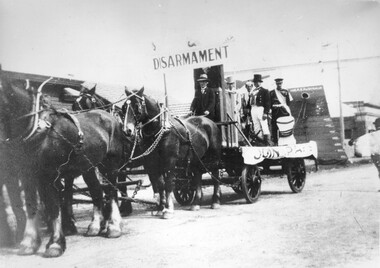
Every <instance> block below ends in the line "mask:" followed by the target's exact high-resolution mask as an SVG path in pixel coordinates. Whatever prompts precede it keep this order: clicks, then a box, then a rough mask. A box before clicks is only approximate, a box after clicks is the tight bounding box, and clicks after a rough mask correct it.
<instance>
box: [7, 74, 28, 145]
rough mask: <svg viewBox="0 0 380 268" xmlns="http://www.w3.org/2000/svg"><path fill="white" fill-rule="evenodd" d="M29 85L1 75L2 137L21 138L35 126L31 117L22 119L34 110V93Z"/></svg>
mask: <svg viewBox="0 0 380 268" xmlns="http://www.w3.org/2000/svg"><path fill="white" fill-rule="evenodd" d="M28 87H29V83H26V84H25V83H24V82H23V81H20V80H16V81H11V80H10V78H9V77H7V76H6V75H5V74H4V73H1V74H0V121H1V125H2V130H1V131H2V136H6V138H9V139H12V138H16V137H19V136H21V135H22V134H24V133H25V130H27V131H28V130H29V129H30V127H31V126H32V124H33V120H32V118H31V117H22V116H24V115H26V114H28V113H30V112H32V110H33V104H34V98H33V91H32V90H29V88H28Z"/></svg>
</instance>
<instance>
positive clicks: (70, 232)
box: [63, 225, 78, 236]
mask: <svg viewBox="0 0 380 268" xmlns="http://www.w3.org/2000/svg"><path fill="white" fill-rule="evenodd" d="M63 233H64V235H65V236H70V235H76V234H77V233H78V230H77V227H75V225H72V226H70V227H63Z"/></svg>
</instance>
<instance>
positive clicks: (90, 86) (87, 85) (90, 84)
mask: <svg viewBox="0 0 380 268" xmlns="http://www.w3.org/2000/svg"><path fill="white" fill-rule="evenodd" d="M81 86H82V87H84V88H86V89H88V90H91V89H93V88H95V87H96V83H93V82H87V81H85V82H83V83H82V84H81Z"/></svg>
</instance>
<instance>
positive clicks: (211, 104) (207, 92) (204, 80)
mask: <svg viewBox="0 0 380 268" xmlns="http://www.w3.org/2000/svg"><path fill="white" fill-rule="evenodd" d="M197 82H198V83H199V85H200V90H199V91H197V92H195V97H194V99H193V101H192V103H191V106H190V111H191V113H192V114H193V115H198V116H199V115H203V116H206V117H207V118H209V119H211V120H214V119H215V93H214V91H212V89H211V88H209V87H208V86H207V84H208V82H209V79H208V77H207V74H201V75H200V76H199V79H198V80H197Z"/></svg>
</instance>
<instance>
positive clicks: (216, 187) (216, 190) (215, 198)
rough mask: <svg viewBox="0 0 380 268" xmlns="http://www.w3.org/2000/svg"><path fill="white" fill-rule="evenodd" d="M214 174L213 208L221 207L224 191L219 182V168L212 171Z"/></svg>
mask: <svg viewBox="0 0 380 268" xmlns="http://www.w3.org/2000/svg"><path fill="white" fill-rule="evenodd" d="M212 176H213V183H214V194H213V195H212V204H211V208H212V209H218V208H220V197H221V195H222V191H221V189H220V184H219V177H220V176H219V170H214V171H213V172H212Z"/></svg>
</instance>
